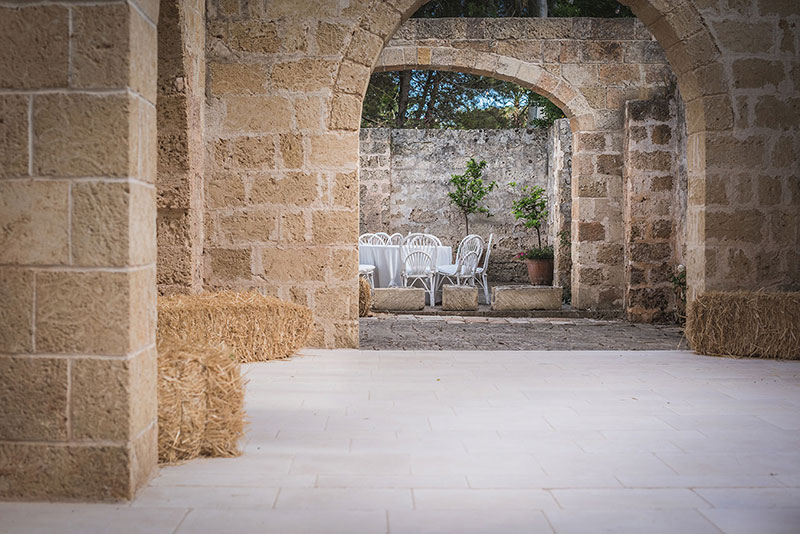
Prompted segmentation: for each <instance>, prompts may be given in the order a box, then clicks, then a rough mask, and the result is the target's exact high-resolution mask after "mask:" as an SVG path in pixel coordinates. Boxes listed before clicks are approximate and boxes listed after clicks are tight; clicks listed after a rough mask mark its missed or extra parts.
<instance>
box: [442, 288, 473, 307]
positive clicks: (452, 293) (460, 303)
mask: <svg viewBox="0 0 800 534" xmlns="http://www.w3.org/2000/svg"><path fill="white" fill-rule="evenodd" d="M442 309H443V310H452V311H471V310H477V309H478V288H477V287H470V286H453V285H444V286H442Z"/></svg>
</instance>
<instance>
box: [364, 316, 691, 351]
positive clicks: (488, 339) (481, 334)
mask: <svg viewBox="0 0 800 534" xmlns="http://www.w3.org/2000/svg"><path fill="white" fill-rule="evenodd" d="M359 326H360V336H359V339H360V342H361V349H362V350H676V349H679V348H681V349H685V348H687V343H686V339H685V338H683V331H682V329H681V328H679V327H676V326H661V325H647V324H635V323H628V322H626V321H619V320H616V321H614V320H612V321H603V320H597V319H542V318H503V317H457V316H451V317H447V316H428V315H389V314H378V315H377V316H375V317H365V318H362V319H360V321H359Z"/></svg>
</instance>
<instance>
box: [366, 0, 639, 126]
mask: <svg viewBox="0 0 800 534" xmlns="http://www.w3.org/2000/svg"><path fill="white" fill-rule="evenodd" d="M543 3H546V11H547V13H548V16H551V17H632V16H633V14H632V13H631V11H630V9H629V8H627V7H625V6H622V5H621V4H619V3H618V2H617V1H616V0H433V1H432V2H428V3H427V4H425V5H424V6H422V7H421V8H420V9H419V10H418V11H417V12H416V13H415V14H414V15H413V16H414V17H417V18H442V17H489V18H493V17H533V16H538V14H539V13H540V12H541V10H542V7H543ZM533 108H539V109H540V110H541V111H540V116H539V117H538V118H533V119H531V118H530V117H529V111H530V110H531V109H533ZM562 117H564V113H563V112H562V111H561V109H559V108H558V107H557V106H556V105H555V104H553V103H552V102H550V101H549V100H548V99H547V98H545V97H543V96H541V95H538V94H536V93H534V92H533V91H531V90H529V89H525V88H523V87H520V86H519V85H516V84H514V83H511V82H504V81H500V80H497V79H494V78H489V77H485V76H477V75H473V74H466V73H461V72H447V71H435V70H428V71H423V70H413V71H400V72H380V73H375V74H373V76H372V78H371V79H370V84H369V87H368V88H367V93H366V96H365V97H364V107H363V112H362V115H361V119H362V120H361V125H362V127H393V128H460V129H476V128H525V127H528V126H534V127H540V128H546V127H549V126H550V125H552V124H553V121H555V120H556V119H560V118H562Z"/></svg>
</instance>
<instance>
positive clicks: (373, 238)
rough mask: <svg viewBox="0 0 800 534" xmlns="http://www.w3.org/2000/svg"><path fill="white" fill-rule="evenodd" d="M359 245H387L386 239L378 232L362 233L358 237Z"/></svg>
mask: <svg viewBox="0 0 800 534" xmlns="http://www.w3.org/2000/svg"><path fill="white" fill-rule="evenodd" d="M358 244H359V245H385V244H386V241H385V240H384V239H383V237H381V236H379V235H378V234H361V236H360V237H359V238H358Z"/></svg>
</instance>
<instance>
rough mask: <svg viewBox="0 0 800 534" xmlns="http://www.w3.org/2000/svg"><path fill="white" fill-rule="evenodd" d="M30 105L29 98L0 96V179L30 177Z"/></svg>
mask: <svg viewBox="0 0 800 534" xmlns="http://www.w3.org/2000/svg"><path fill="white" fill-rule="evenodd" d="M0 68H2V67H0ZM28 104H29V97H27V96H23V95H0V140H2V143H0V178H7V177H15V176H27V175H28Z"/></svg>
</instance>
